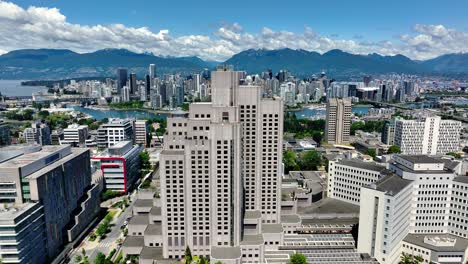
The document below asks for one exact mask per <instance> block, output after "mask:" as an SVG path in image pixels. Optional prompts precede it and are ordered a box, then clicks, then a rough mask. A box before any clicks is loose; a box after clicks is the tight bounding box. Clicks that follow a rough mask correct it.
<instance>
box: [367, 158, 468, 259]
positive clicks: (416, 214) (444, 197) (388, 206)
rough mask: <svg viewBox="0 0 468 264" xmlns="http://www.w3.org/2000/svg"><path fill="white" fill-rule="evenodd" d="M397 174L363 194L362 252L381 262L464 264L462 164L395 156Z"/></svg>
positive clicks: (466, 223)
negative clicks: (410, 259)
mask: <svg viewBox="0 0 468 264" xmlns="http://www.w3.org/2000/svg"><path fill="white" fill-rule="evenodd" d="M389 168H390V170H391V171H392V172H393V174H391V175H387V176H385V177H383V178H381V179H380V180H379V181H377V182H376V183H374V184H370V185H368V186H366V187H363V188H362V189H361V200H360V217H359V219H360V223H359V239H358V251H359V252H361V253H368V254H370V255H372V256H374V257H375V258H376V259H377V260H378V261H379V262H380V263H397V262H398V261H399V259H400V256H401V254H402V253H403V252H404V253H408V254H411V255H415V256H421V257H423V259H424V261H425V262H427V263H430V262H432V263H465V262H466V261H467V259H468V257H467V248H468V240H467V238H468V237H467V235H468V234H467V231H466V230H467V228H468V216H467V215H466V214H465V209H464V208H465V206H466V197H467V196H468V184H467V183H468V177H467V176H459V174H460V172H461V165H460V163H459V162H456V161H451V160H445V159H440V158H435V157H431V156H425V155H396V156H394V158H393V161H392V163H390V164H389Z"/></svg>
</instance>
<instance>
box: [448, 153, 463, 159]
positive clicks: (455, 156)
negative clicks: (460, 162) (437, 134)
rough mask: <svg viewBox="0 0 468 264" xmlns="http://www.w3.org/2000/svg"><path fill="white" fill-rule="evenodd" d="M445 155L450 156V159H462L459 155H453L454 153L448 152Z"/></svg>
mask: <svg viewBox="0 0 468 264" xmlns="http://www.w3.org/2000/svg"><path fill="white" fill-rule="evenodd" d="M447 155H449V156H452V157H454V158H456V159H461V157H462V156H461V155H460V153H455V152H449V153H447Z"/></svg>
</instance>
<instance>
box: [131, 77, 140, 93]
mask: <svg viewBox="0 0 468 264" xmlns="http://www.w3.org/2000/svg"><path fill="white" fill-rule="evenodd" d="M129 86H130V94H135V93H136V92H137V91H138V89H137V76H136V74H135V73H130V82H129Z"/></svg>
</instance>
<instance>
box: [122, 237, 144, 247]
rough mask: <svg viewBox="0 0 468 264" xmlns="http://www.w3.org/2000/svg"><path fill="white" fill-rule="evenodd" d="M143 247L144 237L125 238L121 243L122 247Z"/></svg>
mask: <svg viewBox="0 0 468 264" xmlns="http://www.w3.org/2000/svg"><path fill="white" fill-rule="evenodd" d="M144 245H145V240H144V237H142V236H127V238H126V239H125V241H124V242H123V245H122V246H123V247H143V246H144Z"/></svg>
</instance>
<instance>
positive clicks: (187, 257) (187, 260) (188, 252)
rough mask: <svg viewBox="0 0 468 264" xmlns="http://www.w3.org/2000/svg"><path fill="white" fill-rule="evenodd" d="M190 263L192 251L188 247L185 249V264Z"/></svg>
mask: <svg viewBox="0 0 468 264" xmlns="http://www.w3.org/2000/svg"><path fill="white" fill-rule="evenodd" d="M191 262H192V251H191V250H190V248H189V246H187V247H186V248H185V263H187V264H190V263H191Z"/></svg>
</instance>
